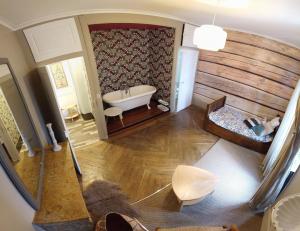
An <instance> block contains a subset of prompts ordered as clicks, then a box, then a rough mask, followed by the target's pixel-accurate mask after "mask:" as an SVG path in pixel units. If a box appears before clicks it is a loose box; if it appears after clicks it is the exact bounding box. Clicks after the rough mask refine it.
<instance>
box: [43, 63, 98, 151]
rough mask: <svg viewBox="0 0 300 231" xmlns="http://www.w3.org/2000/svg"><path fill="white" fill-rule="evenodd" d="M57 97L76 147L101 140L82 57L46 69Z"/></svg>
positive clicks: (72, 142)
mask: <svg viewBox="0 0 300 231" xmlns="http://www.w3.org/2000/svg"><path fill="white" fill-rule="evenodd" d="M46 68H47V72H48V75H49V78H50V81H51V85H52V88H53V91H54V93H55V97H56V100H57V103H58V106H59V109H60V112H61V115H62V117H63V120H64V123H65V127H66V129H67V130H68V131H67V132H68V135H69V140H70V142H71V144H72V146H73V147H74V148H80V147H83V146H86V145H89V144H91V143H94V142H97V141H98V140H99V135H98V130H97V127H96V123H95V120H94V116H93V113H92V106H91V96H90V91H89V85H88V81H87V74H86V68H85V64H84V60H83V57H77V58H73V59H68V60H63V61H60V62H56V63H53V64H49V65H47V66H46Z"/></svg>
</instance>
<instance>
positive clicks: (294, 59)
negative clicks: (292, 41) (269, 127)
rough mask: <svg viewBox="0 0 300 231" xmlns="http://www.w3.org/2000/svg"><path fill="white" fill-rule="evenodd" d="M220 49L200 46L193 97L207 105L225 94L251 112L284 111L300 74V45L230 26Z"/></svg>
mask: <svg viewBox="0 0 300 231" xmlns="http://www.w3.org/2000/svg"><path fill="white" fill-rule="evenodd" d="M227 33H228V37H227V42H226V46H225V48H224V49H223V50H221V51H218V52H211V51H205V50H200V53H199V61H198V68H197V74H196V80H195V88H194V96H193V101H194V103H195V104H200V105H206V104H207V103H210V102H212V101H213V100H215V99H218V98H220V97H222V96H224V95H226V96H227V105H228V106H231V107H234V108H236V109H238V110H241V111H243V112H245V113H248V114H249V115H256V116H259V117H267V118H272V117H274V116H276V115H278V114H280V115H283V114H284V112H285V109H286V107H287V105H288V101H289V99H290V97H291V95H292V93H293V89H294V88H295V86H296V83H297V81H298V80H299V78H300V49H297V48H295V47H292V46H289V45H286V44H283V43H280V42H277V41H274V40H271V39H268V38H264V37H261V36H257V35H253V34H248V33H243V32H237V31H231V30H227Z"/></svg>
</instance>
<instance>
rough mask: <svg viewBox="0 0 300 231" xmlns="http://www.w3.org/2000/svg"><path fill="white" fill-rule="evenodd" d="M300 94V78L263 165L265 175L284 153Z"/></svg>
mask: <svg viewBox="0 0 300 231" xmlns="http://www.w3.org/2000/svg"><path fill="white" fill-rule="evenodd" d="M299 96H300V80H299V81H298V83H297V85H296V87H295V90H294V92H293V95H292V97H291V99H290V102H289V104H288V107H287V109H286V112H285V114H284V117H283V120H282V122H281V125H280V127H279V129H278V131H277V133H276V136H275V137H274V140H273V142H272V145H271V146H270V149H269V151H268V153H267V155H266V157H265V159H264V162H263V166H262V167H263V175H264V176H267V175H268V174H269V173H270V171H271V170H272V169H273V167H274V165H275V164H276V162H277V161H278V160H279V158H280V155H281V154H282V152H281V149H282V148H283V146H284V143H285V142H286V139H287V136H288V134H289V131H290V129H291V127H292V125H293V121H294V120H295V111H296V107H297V102H298V98H299Z"/></svg>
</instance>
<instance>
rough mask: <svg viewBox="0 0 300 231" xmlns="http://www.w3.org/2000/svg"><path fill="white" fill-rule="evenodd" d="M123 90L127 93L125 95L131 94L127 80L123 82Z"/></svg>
mask: <svg viewBox="0 0 300 231" xmlns="http://www.w3.org/2000/svg"><path fill="white" fill-rule="evenodd" d="M121 90H122V91H123V92H124V93H125V96H126V95H128V94H130V87H129V86H128V84H127V83H126V82H124V83H122V89H121Z"/></svg>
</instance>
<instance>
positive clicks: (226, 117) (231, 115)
mask: <svg viewBox="0 0 300 231" xmlns="http://www.w3.org/2000/svg"><path fill="white" fill-rule="evenodd" d="M247 118H248V116H247V115H245V114H243V113H242V112H240V111H237V110H234V109H233V108H231V107H228V106H224V107H222V108H220V109H218V110H217V111H214V112H211V113H210V114H209V119H210V120H211V121H213V122H214V123H215V124H217V125H219V126H221V127H223V128H225V129H227V130H230V131H232V132H235V133H238V134H240V135H243V136H246V137H248V138H251V139H253V140H256V141H260V142H270V141H272V139H273V137H272V136H257V135H256V134H255V133H254V132H253V131H252V130H251V129H249V128H248V127H247V126H246V124H245V123H244V120H245V119H247Z"/></svg>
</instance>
